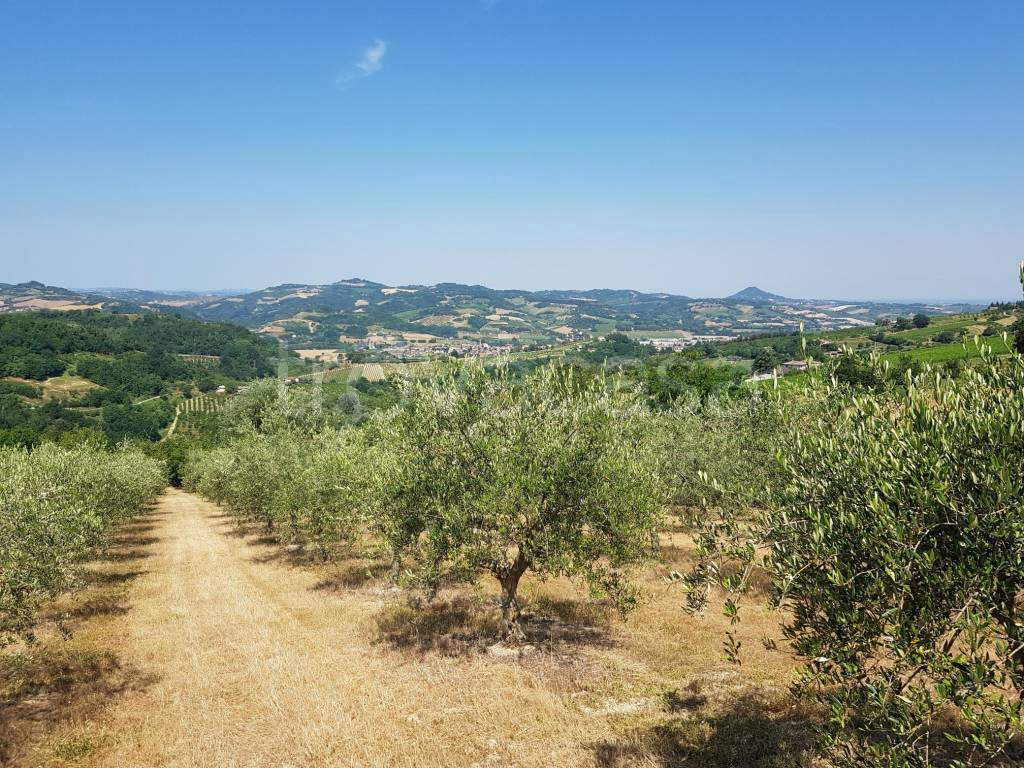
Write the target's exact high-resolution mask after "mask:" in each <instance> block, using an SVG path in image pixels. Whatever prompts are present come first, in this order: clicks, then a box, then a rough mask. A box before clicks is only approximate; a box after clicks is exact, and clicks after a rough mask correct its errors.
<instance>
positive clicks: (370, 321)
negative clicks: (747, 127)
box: [191, 278, 971, 348]
mask: <svg viewBox="0 0 1024 768" xmlns="http://www.w3.org/2000/svg"><path fill="white" fill-rule="evenodd" d="M191 309H192V311H194V312H195V313H196V314H197V315H198V316H199V317H202V318H205V319H210V320H226V321H230V322H234V323H239V324H241V325H245V326H248V327H250V328H254V329H257V330H259V331H261V332H262V333H265V334H269V335H272V336H274V337H276V338H278V339H280V340H281V341H283V342H284V343H286V344H287V345H288V346H290V347H293V348H301V347H310V348H320V347H337V346H339V345H342V346H344V345H346V344H358V343H359V342H360V341H362V340H366V339H370V340H371V341H374V342H379V343H382V344H385V343H393V342H396V341H397V342H398V343H402V342H407V343H417V342H429V341H434V342H439V343H443V342H445V341H448V342H453V343H454V342H457V343H490V344H513V343H519V344H531V343H556V342H559V341H565V340H568V339H576V338H584V337H589V336H593V335H604V334H607V333H609V332H611V331H615V330H619V331H625V332H634V333H637V334H641V333H647V332H650V333H652V334H657V333H658V332H672V333H679V334H683V335H687V334H689V335H693V336H698V337H702V336H706V337H720V336H742V335H750V334H763V333H780V332H781V333H784V332H788V331H795V330H797V329H798V328H799V326H800V323H801V322H803V323H804V325H805V327H806V328H808V329H809V330H830V329H838V328H848V327H852V326H859V325H872V324H874V321H875V319H876V318H878V317H883V316H895V315H900V314H914V313H917V312H925V313H927V314H948V313H953V312H960V311H967V310H969V309H971V307H967V306H965V305H948V306H945V305H942V306H940V305H924V304H906V305H904V304H894V303H870V302H859V303H850V302H839V301H817V300H805V299H789V298H786V297H784V296H779V295H777V294H772V293H768V292H767V291H763V290H761V289H759V288H754V287H751V288H746V289H744V290H742V291H740V292H738V293H736V294H733V295H732V296H729V297H726V298H722V299H715V298H709V299H700V298H691V297H689V296H681V295H676V294H670V293H642V292H640V291H631V290H610V289H600V290H582V291H573V290H547V291H522V290H497V289H493V288H488V287H486V286H482V285H462V284H458V283H440V284H438V285H405V286H388V285H384V284H382V283H377V282H373V281H371V280H366V279H362V278H352V279H348V280H341V281H339V282H336V283H331V284H329V285H301V284H294V283H289V284H285V285H278V286H273V287H270V288H265V289H263V290H262V291H255V292H253V293H248V294H244V295H241V296H231V297H221V298H219V299H217V300H215V301H210V302H206V303H199V304H196V305H195V306H193V307H192V308H191Z"/></svg>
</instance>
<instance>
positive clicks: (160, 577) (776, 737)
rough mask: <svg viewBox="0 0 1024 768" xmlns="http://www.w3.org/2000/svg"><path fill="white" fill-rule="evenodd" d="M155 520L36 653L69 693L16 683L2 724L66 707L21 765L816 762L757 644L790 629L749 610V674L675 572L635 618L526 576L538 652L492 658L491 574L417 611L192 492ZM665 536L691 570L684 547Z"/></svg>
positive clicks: (775, 666)
mask: <svg viewBox="0 0 1024 768" xmlns="http://www.w3.org/2000/svg"><path fill="white" fill-rule="evenodd" d="M145 525H146V524H145V523H143V524H137V526H136V529H135V530H134V531H129V532H127V533H126V535H125V536H124V537H123V539H124V541H123V542H122V551H124V552H129V553H134V555H136V556H137V557H136V558H135V559H131V558H129V559H122V560H118V559H116V557H115V558H114V559H113V560H111V561H109V562H106V563H104V564H101V565H100V566H98V567H97V571H96V574H95V576H94V577H93V579H92V582H93V583H92V584H91V585H90V587H89V589H88V590H87V591H86V592H85V593H83V594H82V595H80V596H79V597H78V598H77V601H78V602H77V604H78V605H79V606H83V605H89V604H92V605H94V606H97V607H98V608H100V609H101V610H99V611H98V615H95V616H91V617H90V616H88V615H86V614H88V610H87V609H83V610H81V611H80V612H79V615H78V616H77V617H76V618H74V619H73V621H75V622H77V627H76V632H75V635H74V638H73V640H71V641H70V642H69V643H62V642H61V641H59V640H57V639H55V638H54V639H51V640H49V641H47V642H46V643H44V648H46V649H49V650H47V651H39V653H51V654H52V653H70V654H72V655H73V656H74V658H75V660H74V661H73V662H71V663H69V664H65V673H64V676H63V680H64V682H63V684H62V686H63V687H62V686H61V685H56V684H52V683H48V682H47V679H43V678H46V677H47V675H48V674H50V673H49V672H48V671H46V669H48V667H47V664H48V662H47V660H46V659H45V658H43V657H42V656H41V657H39V661H38V663H39V664H40V665H41V666H42V667H43V668H46V669H44V670H43V671H38V670H37V671H36V672H35V673H34V674H36V675H37V677H39V678H40V679H39V680H36V682H35V683H34V684H32V683H28V684H25V683H20V684H7V683H5V685H6V686H7V687H5V688H4V690H3V695H4V697H5V698H4V701H3V703H0V706H2V707H4V709H2V710H0V716H2V717H4V718H5V719H8V720H9V721H10V722H14V721H15V720H17V718H18V717H20V715H18V714H17V713H14V709H17V708H19V707H20V708H21V709H22V710H24V709H25V708H26V707H28V708H30V709H31V708H32V707H35V708H36V710H35V711H36V713H37V714H38V711H40V710H47V711H49V712H50V713H51V715H52V716H50V717H43V718H37V719H35V720H31V718H29V719H28V720H26V719H25V718H24V717H22V719H21V720H17V722H19V723H21V725H18V726H17V733H15V734H14V735H13V736H12V737H11V740H10V743H9V754H8V759H9V760H10V761H11V762H14V763H18V764H23V765H64V764H68V765H76V766H116V767H117V768H140V767H142V766H217V767H218V768H229V767H231V766H291V767H292V768H300V766H309V767H310V768H312V767H313V766H317V767H318V768H319V767H320V766H675V765H694V766H712V767H714V766H722V767H724V766H765V767H767V766H789V765H800V764H804V761H805V758H804V757H803V750H804V748H805V746H806V744H807V743H808V738H809V737H808V733H809V718H808V716H807V714H806V713H805V712H802V711H800V710H799V709H797V708H795V707H794V706H793V705H792V703H791V702H790V701H789V700H788V698H787V696H786V694H785V685H786V682H787V680H788V677H789V675H790V673H791V662H790V661H789V660H788V658H787V657H786V656H785V655H784V654H782V653H778V652H769V651H768V650H766V649H765V648H764V647H763V644H762V642H761V640H762V638H763V637H766V636H770V637H773V638H775V639H776V640H777V639H778V630H777V625H778V622H777V617H776V616H773V615H771V614H769V613H767V612H765V611H764V610H763V609H760V608H758V607H756V606H753V605H752V606H750V607H749V608H748V614H747V617H746V619H745V621H744V622H743V623H742V624H741V625H740V628H739V634H740V639H741V640H742V641H743V643H744V652H745V653H744V657H745V661H744V665H743V666H742V667H740V668H738V669H737V668H734V667H731V666H730V665H728V664H727V663H725V662H724V661H723V660H722V646H721V643H722V638H723V632H724V630H725V623H724V620H723V619H721V618H719V617H718V616H709V617H706V618H704V619H697V618H692V617H688V616H686V615H685V613H684V612H683V611H682V608H681V605H682V596H681V595H680V594H679V592H678V590H677V588H675V587H671V586H669V585H667V584H666V583H665V582H664V580H663V578H662V574H663V572H664V570H665V569H664V568H652V569H650V570H649V571H647V572H646V573H645V575H644V576H643V581H644V583H645V586H646V587H647V593H648V597H647V599H646V601H645V602H644V604H643V605H642V606H641V607H640V609H639V610H638V611H637V612H636V613H635V614H633V615H632V616H631V617H630V618H629V619H628V620H626V621H622V620H620V619H619V618H618V617H617V615H616V614H615V613H614V612H613V611H612V610H611V609H610V608H609V607H608V606H605V605H600V604H599V605H594V604H592V603H590V602H588V601H587V600H585V599H584V597H583V596H581V595H580V594H579V593H578V592H577V591H576V590H575V589H574V588H572V586H571V585H570V584H568V583H566V582H564V581H561V580H554V581H549V582H544V583H542V582H539V581H537V580H526V581H525V582H524V585H523V596H524V598H525V603H526V607H527V613H528V616H527V631H528V633H529V634H530V635H531V638H532V640H533V642H534V645H535V647H536V650H535V651H534V652H533V653H531V654H529V655H526V656H524V657H522V658H515V657H496V656H494V655H492V654H490V653H488V652H487V650H486V649H487V646H488V645H489V644H490V642H491V641H492V640H491V638H492V637H493V634H492V633H493V631H494V629H495V619H494V607H493V598H494V591H493V589H492V587H491V585H490V584H489V583H487V582H486V581H483V582H481V583H480V584H479V585H478V586H476V587H472V588H456V587H452V588H447V589H443V590H442V591H441V592H440V594H439V595H438V596H437V598H436V599H434V600H427V599H426V598H422V599H418V600H412V601H410V600H409V599H408V597H407V595H406V594H404V593H398V592H395V591H393V590H391V589H390V588H389V587H388V586H387V582H386V573H385V569H384V568H383V566H382V565H381V564H380V563H378V562H376V561H375V560H373V559H372V558H369V559H368V558H365V557H364V558H353V559H351V560H349V561H347V562H342V563H340V564H338V563H335V564H332V565H319V566H318V565H313V564H309V563H306V562H303V558H302V557H301V556H297V555H296V553H294V552H291V553H289V552H287V551H285V550H282V549H281V548H280V547H279V546H277V545H275V544H273V543H268V542H266V540H265V539H259V538H258V537H256V536H254V535H253V536H250V535H239V531H238V530H237V528H236V524H235V522H234V521H233V520H232V519H230V518H229V517H227V516H226V515H224V514H222V513H221V512H220V511H219V510H218V509H217V508H216V507H214V506H213V505H211V504H208V503H207V502H204V501H202V500H200V499H198V498H196V497H194V496H191V495H189V494H185V493H182V492H179V491H169V492H168V494H167V495H166V496H165V497H164V498H163V499H162V501H161V503H160V505H159V508H158V510H157V511H156V513H155V515H154V516H153V518H152V520H151V522H150V523H149V524H148V525H149V526H150V528H149V529H147V528H145V527H144V526H145ZM241 533H242V534H245V531H242V532H241ZM230 534H234V535H230ZM664 543H665V544H666V549H667V553H668V555H669V556H670V557H671V558H673V559H675V560H676V561H681V560H685V558H686V557H687V554H686V546H687V544H686V541H685V537H680V536H679V535H674V537H673V540H671V541H670V540H669V539H668V538H666V540H665V542H664ZM115 554H116V553H115ZM90 601H91V603H90ZM125 603H127V604H128V609H127V610H125V611H122V610H120V608H119V607H117V606H121V605H123V604H125ZM115 608H116V609H115ZM54 649H60V650H54ZM75 654H77V656H75ZM90 654H91V655H90ZM10 658H11V656H10V654H8V659H10ZM25 663H28V662H25ZM9 667H10V665H8V668H9ZM24 676H25V675H23V677H24ZM79 678H80V679H79ZM48 686H50V687H49V688H48ZM15 689H16V690H15ZM51 689H52V691H57V690H58V689H59V693H55V692H52V691H51V692H48V691H50V690H51ZM40 697H41V698H40ZM37 699H38V700H37ZM26 701H29V702H34V703H30V704H26V703H25V702H26ZM12 708H13V709H12ZM12 713H13V715H12ZM22 715H24V712H22ZM26 722H28V725H26V724H25V723H26Z"/></svg>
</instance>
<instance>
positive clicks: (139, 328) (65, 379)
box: [0, 310, 278, 446]
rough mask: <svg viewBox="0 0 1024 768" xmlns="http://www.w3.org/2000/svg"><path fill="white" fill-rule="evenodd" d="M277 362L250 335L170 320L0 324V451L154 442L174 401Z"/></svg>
mask: <svg viewBox="0 0 1024 768" xmlns="http://www.w3.org/2000/svg"><path fill="white" fill-rule="evenodd" d="M277 353H278V352H277V347H276V345H275V344H274V343H273V342H270V341H267V340H265V339H261V338H260V337H258V336H256V335H255V334H253V333H251V332H250V331H247V330H246V329H244V328H240V327H238V326H232V325H229V324H226V323H205V322H201V321H198V320H192V319H187V318H183V317H179V316H177V315H172V314H149V313H143V314H114V313H110V312H102V311H98V310H85V311H74V312H19V313H12V314H5V315H0V377H6V378H0V444H6V445H29V446H31V445H37V444H39V443H41V442H44V441H55V440H57V441H60V440H63V441H65V442H67V441H72V442H74V441H81V440H84V439H89V437H90V435H91V436H93V437H100V438H102V439H104V440H106V441H107V442H109V443H110V444H116V443H117V442H119V441H120V440H122V439H125V438H139V439H144V440H155V439H156V438H158V437H159V435H160V430H161V429H163V428H164V427H165V426H166V425H167V424H168V422H169V421H170V420H171V419H172V418H173V415H174V402H175V401H176V400H180V399H181V398H182V397H187V396H190V395H191V394H193V393H194V392H209V391H211V390H214V389H216V388H217V387H218V386H220V385H224V386H225V387H231V388H235V387H237V385H238V384H239V382H243V381H249V380H252V379H256V378H259V377H262V376H267V375H269V374H270V373H271V372H272V371H273V363H272V356H273V355H276V354H277ZM190 356H196V357H190Z"/></svg>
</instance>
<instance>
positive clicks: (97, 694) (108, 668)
mask: <svg viewBox="0 0 1024 768" xmlns="http://www.w3.org/2000/svg"><path fill="white" fill-rule="evenodd" d="M153 682H155V677H154V676H152V675H146V674H143V673H141V672H140V671H139V670H137V669H134V668H132V667H131V666H128V665H125V664H123V663H122V662H121V661H120V660H119V659H118V657H117V656H116V655H115V654H114V653H112V652H109V651H95V650H67V649H59V650H51V649H47V648H33V649H31V650H29V651H26V652H24V653H9V654H6V655H0V725H2V728H0V765H6V764H8V763H14V762H16V761H17V759H18V757H19V756H20V754H21V751H22V748H23V747H24V746H25V744H26V743H27V742H28V741H29V740H31V739H32V738H33V737H36V736H38V735H40V734H41V733H45V732H47V731H49V730H50V729H52V728H53V727H54V726H55V725H56V724H57V723H59V722H61V721H64V720H71V719H76V720H77V719H82V718H85V717H88V716H90V715H91V714H93V713H95V712H97V711H99V710H101V709H102V708H104V707H105V706H107V705H109V703H110V702H111V701H112V700H113V699H114V698H116V697H118V696H120V695H122V694H124V693H127V692H129V691H138V690H143V689H145V688H146V687H148V686H150V685H152V684H153Z"/></svg>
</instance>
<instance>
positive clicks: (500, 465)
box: [390, 363, 663, 642]
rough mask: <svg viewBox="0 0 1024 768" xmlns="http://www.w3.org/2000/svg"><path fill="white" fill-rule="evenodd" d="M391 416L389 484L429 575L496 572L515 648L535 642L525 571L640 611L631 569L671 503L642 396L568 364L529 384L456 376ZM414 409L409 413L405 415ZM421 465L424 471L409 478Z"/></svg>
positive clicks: (491, 376) (476, 373) (458, 372)
mask: <svg viewBox="0 0 1024 768" xmlns="http://www.w3.org/2000/svg"><path fill="white" fill-rule="evenodd" d="M403 395H404V400H405V403H404V404H402V405H399V406H397V409H399V410H397V411H396V413H395V415H394V416H393V417H392V419H393V420H392V422H391V425H392V427H393V429H392V431H391V433H390V439H391V441H392V442H393V444H394V445H395V450H396V451H397V452H398V453H397V454H396V455H397V456H400V457H401V456H404V462H405V464H404V465H403V461H394V462H393V463H392V467H393V470H392V471H398V472H400V473H401V475H400V476H399V477H397V478H393V479H392V480H391V483H390V485H391V487H392V488H398V489H400V493H399V494H398V495H399V497H401V496H403V494H404V495H405V497H406V498H407V499H408V500H409V501H412V502H414V503H405V504H398V505H396V513H397V515H398V516H399V519H400V520H406V519H407V518H406V515H407V513H408V512H409V510H411V509H414V510H418V514H417V517H416V520H415V524H414V526H413V527H412V528H411V529H406V533H407V534H409V535H412V534H413V532H414V531H415V528H416V527H419V528H421V529H422V530H421V532H419V533H418V534H416V535H415V536H414V540H413V541H411V542H410V544H412V546H414V547H415V548H416V550H417V555H418V557H417V559H416V563H417V564H418V567H420V568H426V569H434V568H436V567H437V565H438V564H439V563H441V562H445V563H447V564H448V566H449V567H450V568H451V571H452V572H453V573H455V574H461V575H462V576H464V577H465V578H467V579H468V578H472V577H474V576H475V575H476V574H477V573H480V572H486V573H489V574H491V575H492V576H494V578H495V579H497V581H498V582H499V584H500V587H501V611H502V619H503V638H504V639H505V640H508V641H511V642H516V641H519V640H521V639H522V638H523V632H522V630H521V628H520V624H519V602H518V597H517V590H518V587H519V582H520V579H521V578H522V576H523V574H524V573H526V572H527V571H533V572H535V573H537V574H540V575H541V576H554V575H565V576H570V577H577V578H580V579H582V580H583V581H584V582H585V583H586V584H588V585H589V587H590V588H591V590H592V591H593V592H594V593H595V594H599V595H607V596H610V597H611V598H612V599H614V600H615V601H616V603H617V604H618V605H619V606H620V607H621V608H622V609H624V610H625V609H627V608H629V607H630V605H631V603H632V601H633V598H634V590H633V589H632V588H631V585H630V582H629V580H628V578H627V572H626V569H627V567H628V566H629V565H630V564H633V563H637V562H638V561H640V560H642V559H643V558H644V557H645V556H646V555H647V553H648V546H647V545H648V542H649V540H650V531H651V530H652V528H653V527H654V524H655V521H656V517H657V513H658V511H659V509H660V506H661V502H662V488H663V483H662V476H661V473H660V471H659V461H658V458H659V455H660V454H659V452H658V451H657V445H656V443H657V440H656V439H655V436H654V435H655V430H654V425H653V423H652V417H651V415H650V414H649V412H648V411H647V410H646V409H645V408H644V407H643V406H642V405H641V404H639V403H638V402H637V401H636V399H635V398H634V397H632V396H631V395H629V394H627V393H626V392H624V391H621V390H618V389H616V388H614V387H612V386H610V384H609V382H607V381H606V380H605V379H604V378H603V377H602V376H592V375H589V374H586V373H583V372H580V371H579V370H577V369H575V368H572V367H567V366H557V365H552V366H547V367H543V368H540V369H538V370H537V371H535V372H534V373H532V374H529V375H528V376H525V377H522V378H520V377H517V376H516V375H515V373H514V372H513V371H511V370H510V369H509V367H508V366H506V365H504V364H499V365H496V366H491V367H485V366H484V365H482V364H479V363H473V364H467V365H465V366H461V367H453V368H450V369H449V370H447V371H446V372H444V373H442V375H440V376H438V377H435V378H433V379H430V380H423V381H408V382H406V383H405V385H404V392H403ZM401 409H404V412H401ZM409 465H412V467H413V468H412V469H410V468H409Z"/></svg>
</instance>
